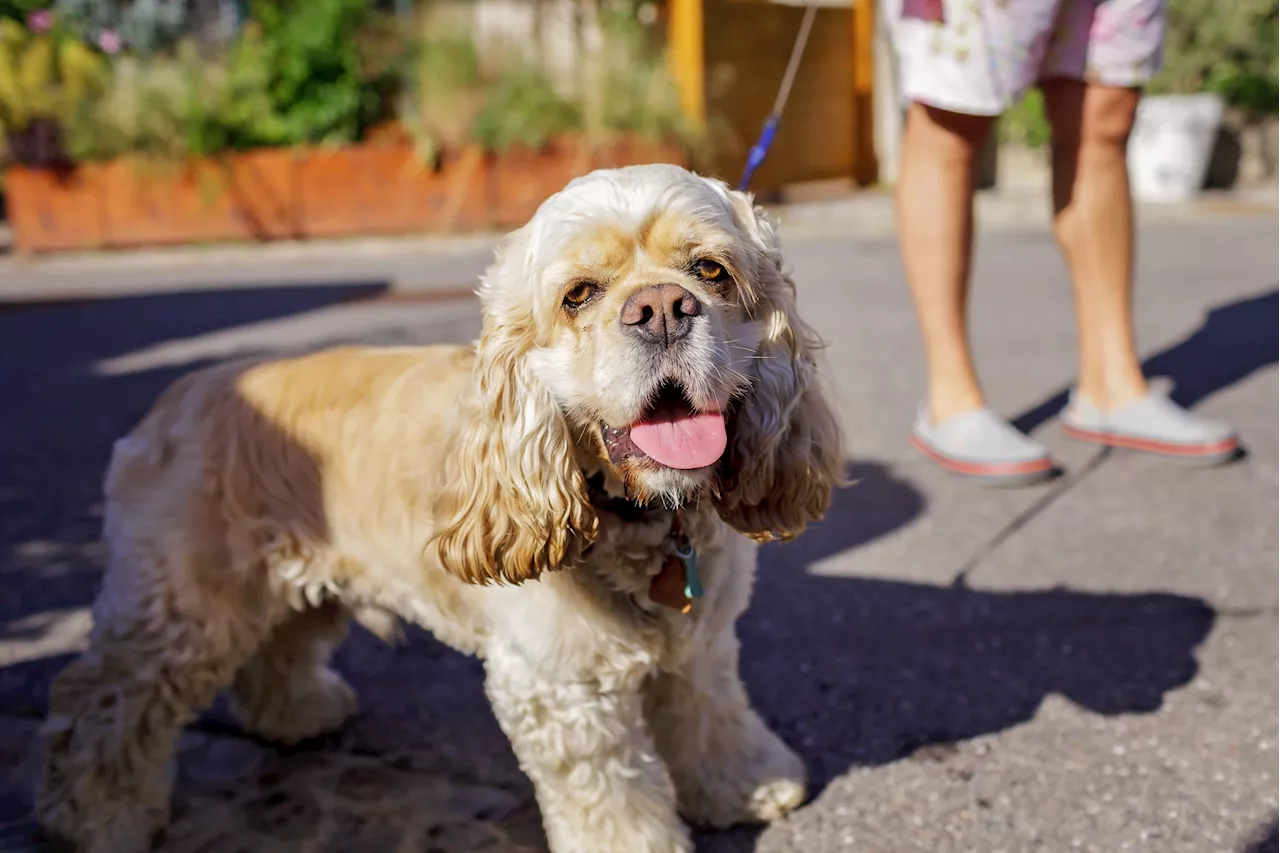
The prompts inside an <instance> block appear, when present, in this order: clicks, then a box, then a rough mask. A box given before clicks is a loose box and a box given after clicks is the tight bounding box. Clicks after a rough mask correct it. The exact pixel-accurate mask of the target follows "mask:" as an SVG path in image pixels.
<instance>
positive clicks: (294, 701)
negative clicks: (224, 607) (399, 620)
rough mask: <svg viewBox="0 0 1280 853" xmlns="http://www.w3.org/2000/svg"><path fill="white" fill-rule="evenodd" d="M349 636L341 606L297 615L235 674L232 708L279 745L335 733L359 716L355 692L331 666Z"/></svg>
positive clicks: (254, 729) (326, 606) (246, 723)
mask: <svg viewBox="0 0 1280 853" xmlns="http://www.w3.org/2000/svg"><path fill="white" fill-rule="evenodd" d="M346 632H347V613H346V611H345V610H344V609H343V608H342V607H341V606H340V605H338V604H336V603H327V604H323V605H321V606H320V607H317V608H314V609H312V610H307V611H305V612H303V613H297V614H295V615H293V616H291V617H289V619H288V620H287V621H285V622H284V623H283V624H281V625H280V626H279V627H277V628H276V629H275V630H274V631H272V632H271V635H270V636H269V637H268V638H267V640H266V642H265V643H263V645H262V647H261V648H259V649H258V651H257V653H256V654H255V655H254V656H253V657H252V658H251V659H250V660H249V662H248V663H246V664H245V665H244V667H242V668H241V670H240V672H239V673H237V674H236V679H235V684H234V685H233V686H232V691H231V707H232V710H233V711H234V712H235V715H236V717H237V718H238V719H239V720H240V722H241V723H242V724H243V725H244V727H245V728H246V729H249V730H250V731H252V732H255V733H257V734H260V735H262V736H263V737H265V738H268V739H270V740H275V741H279V742H280V743H286V744H290V743H296V742H298V741H300V740H306V739H307V738H312V737H317V736H319V735H322V734H327V733H328V732H331V731H336V730H337V729H338V728H339V727H341V725H342V724H343V722H345V721H346V719H347V718H348V717H350V716H351V715H352V714H354V713H355V712H356V709H357V702H356V695H355V691H353V690H352V689H351V686H350V685H349V684H347V682H346V681H345V680H343V678H342V676H340V675H339V674H338V673H337V672H335V671H334V670H333V669H331V668H330V667H329V665H328V663H329V655H330V654H331V653H332V652H333V650H334V648H336V647H337V645H338V644H339V643H341V642H342V639H343V637H344V636H345V635H346Z"/></svg>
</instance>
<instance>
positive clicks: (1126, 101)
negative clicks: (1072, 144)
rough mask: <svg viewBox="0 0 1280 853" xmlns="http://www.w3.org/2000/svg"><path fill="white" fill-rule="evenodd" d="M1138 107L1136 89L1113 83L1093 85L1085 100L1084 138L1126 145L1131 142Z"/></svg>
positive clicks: (1082, 135) (1087, 141)
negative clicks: (1113, 84) (1111, 84)
mask: <svg viewBox="0 0 1280 853" xmlns="http://www.w3.org/2000/svg"><path fill="white" fill-rule="evenodd" d="M1137 109H1138V93H1137V91H1135V90H1133V89H1122V88H1119V87H1114V86H1105V87H1104V86H1097V87H1094V91H1092V92H1090V97H1088V98H1086V99H1085V111H1084V118H1083V121H1082V123H1081V129H1080V131H1081V141H1082V142H1084V143H1087V144H1095V145H1109V146H1120V147H1123V146H1124V145H1125V144H1126V143H1127V142H1128V141H1129V131H1131V130H1132V129H1133V117H1134V114H1135V113H1136V112H1137Z"/></svg>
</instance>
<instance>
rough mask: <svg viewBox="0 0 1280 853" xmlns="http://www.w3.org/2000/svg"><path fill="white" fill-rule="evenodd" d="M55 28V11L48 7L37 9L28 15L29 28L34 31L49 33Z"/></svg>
mask: <svg viewBox="0 0 1280 853" xmlns="http://www.w3.org/2000/svg"><path fill="white" fill-rule="evenodd" d="M52 28H53V12H51V11H49V10H48V9H37V10H36V11H34V12H32V13H31V14H30V15H27V29H29V30H31V32H33V33H47V32H48V31H49V30H50V29H52Z"/></svg>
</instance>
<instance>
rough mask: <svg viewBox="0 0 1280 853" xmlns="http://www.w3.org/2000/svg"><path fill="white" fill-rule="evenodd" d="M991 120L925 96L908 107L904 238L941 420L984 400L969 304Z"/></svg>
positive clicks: (900, 194)
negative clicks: (978, 179)
mask: <svg viewBox="0 0 1280 853" xmlns="http://www.w3.org/2000/svg"><path fill="white" fill-rule="evenodd" d="M991 124H992V118H991V117H990V116H973V115H962V114H960V113H953V112H948V111H946V110H940V109H935V108H933V107H929V106H926V105H924V104H921V103H919V102H916V103H913V104H911V106H910V107H909V108H908V110H907V121H906V128H905V131H904V137H903V141H902V155H901V158H902V159H901V164H900V167H899V168H900V172H899V178H898V186H897V220H898V242H899V246H900V247H901V251H902V263H903V266H904V267H905V270H906V275H907V282H908V285H909V287H910V288H911V296H912V298H913V299H914V301H915V306H916V316H917V319H918V320H919V323H920V331H921V334H922V335H923V337H924V351H925V361H926V365H927V370H928V383H929V384H928V408H929V414H930V418H931V420H932V421H933V423H935V424H937V423H942V422H944V421H947V420H949V419H950V418H952V417H954V416H956V415H959V414H963V413H965V412H968V411H972V410H974V409H978V408H980V407H981V406H982V405H983V398H982V391H981V389H980V387H979V385H978V379H977V376H976V375H975V373H974V369H973V359H972V356H971V354H970V351H969V340H968V328H967V323H966V317H965V307H966V302H967V296H968V290H969V266H970V257H971V253H972V244H973V190H974V173H975V163H976V161H977V158H978V155H979V153H980V151H981V149H982V146H983V143H984V142H985V141H986V138H987V134H988V133H989V132H990V129H991Z"/></svg>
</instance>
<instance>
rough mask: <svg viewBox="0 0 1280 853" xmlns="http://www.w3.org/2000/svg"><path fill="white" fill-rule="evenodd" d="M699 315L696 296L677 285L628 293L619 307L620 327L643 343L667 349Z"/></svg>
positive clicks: (650, 287)
mask: <svg viewBox="0 0 1280 853" xmlns="http://www.w3.org/2000/svg"><path fill="white" fill-rule="evenodd" d="M701 313H702V303H700V302H699V301H698V297H696V296H694V295H693V294H692V293H690V292H689V291H687V290H685V289H684V288H683V287H681V286H680V285H678V284H653V285H650V286H649V287H645V288H642V289H641V290H637V291H636V292H635V293H633V294H631V296H630V298H628V299H627V301H626V303H625V304H623V306H622V324H623V325H624V326H629V327H630V328H631V329H632V331H634V332H635V333H636V334H637V335H639V336H640V337H641V338H643V339H644V340H645V341H647V342H649V343H652V344H658V345H659V346H663V347H669V346H671V345H672V344H674V343H675V342H676V341H678V340H680V339H681V338H683V337H684V336H685V335H687V334H689V331H690V330H691V329H692V328H693V318H694V317H697V316H698V315H699V314H701Z"/></svg>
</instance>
